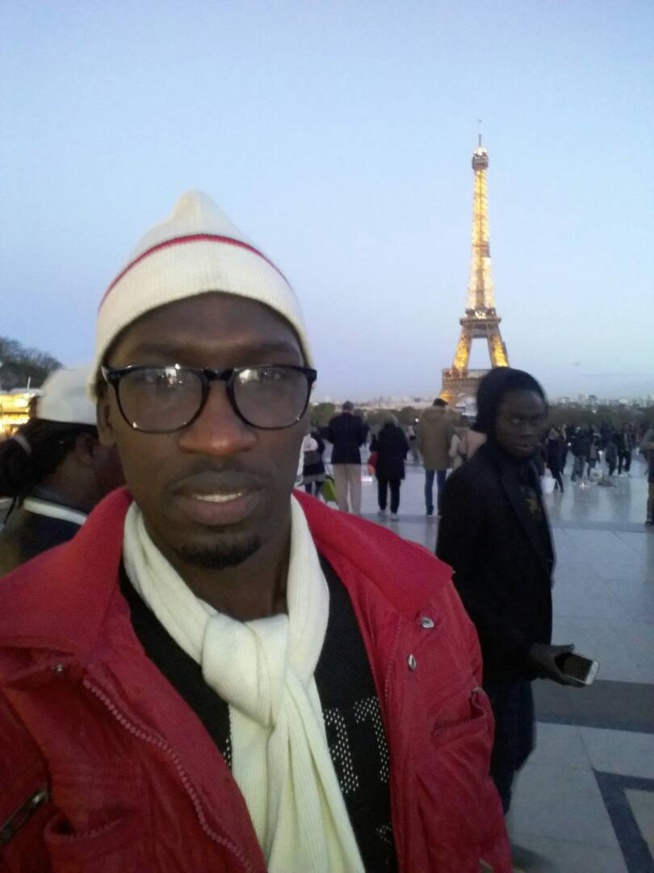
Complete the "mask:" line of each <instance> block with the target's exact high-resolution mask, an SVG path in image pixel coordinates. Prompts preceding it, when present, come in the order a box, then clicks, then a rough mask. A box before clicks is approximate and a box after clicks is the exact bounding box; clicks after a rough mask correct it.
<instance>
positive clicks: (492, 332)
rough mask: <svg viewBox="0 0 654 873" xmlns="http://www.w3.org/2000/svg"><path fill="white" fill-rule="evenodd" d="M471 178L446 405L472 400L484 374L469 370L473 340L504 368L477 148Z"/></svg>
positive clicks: (484, 159) (483, 157) (484, 166)
mask: <svg viewBox="0 0 654 873" xmlns="http://www.w3.org/2000/svg"><path fill="white" fill-rule="evenodd" d="M472 169H473V171H474V174H475V196H474V205H473V212H472V259H471V264H470V283H469V285H468V303H467V306H466V311H465V315H464V316H463V318H460V319H459V324H460V325H461V334H460V336H459V342H458V343H457V347H456V352H455V353H454V362H453V364H452V366H451V368H450V369H449V370H443V389H442V391H441V397H442V398H443V400H446V401H447V402H448V403H449V404H450V405H456V404H457V403H462V402H463V401H464V400H466V399H467V398H470V397H473V398H474V397H475V396H476V394H477V387H478V385H479V383H480V381H481V379H482V377H483V376H485V375H486V373H488V370H469V369H468V364H469V362H470V347H471V345H472V341H473V340H474V339H485V340H486V342H487V343H488V353H489V355H490V362H491V366H492V367H508V366H509V358H508V355H507V351H506V346H505V345H504V343H503V342H502V337H501V335H500V321H501V320H502V319H501V318H500V317H499V315H498V314H497V312H496V311H495V293H494V291H493V277H492V275H491V259H490V242H489V239H488V203H487V197H486V171H487V170H488V152H487V151H486V149H485V148H483V146H482V144H481V134H480V135H479V144H478V146H477V148H476V149H475V151H474V152H473V155H472Z"/></svg>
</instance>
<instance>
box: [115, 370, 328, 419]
mask: <svg viewBox="0 0 654 873" xmlns="http://www.w3.org/2000/svg"><path fill="white" fill-rule="evenodd" d="M101 372H102V376H103V378H104V379H105V381H106V382H107V383H108V384H109V385H112V386H113V388H114V391H115V392H116V399H117V400H118V406H119V408H120V412H121V415H122V416H123V418H124V419H125V421H126V422H127V424H129V425H130V427H132V428H134V430H139V431H144V432H145V433H173V432H175V431H178V430H182V428H185V427H188V425H189V424H191V423H192V422H194V421H195V419H196V418H197V417H198V416H199V415H200V413H201V412H202V410H203V408H204V405H205V403H206V402H207V397H208V396H209V390H210V388H211V383H212V382H224V383H225V389H226V391H227V397H228V399H229V402H230V405H231V407H232V409H233V410H234V412H235V413H236V415H238V417H239V418H240V419H241V420H242V421H244V422H245V423H246V424H249V425H251V426H252V427H256V428H259V429H261V430H282V429H283V428H286V427H291V426H292V425H293V424H295V423H296V422H297V421H299V420H300V419H301V418H302V416H303V415H304V412H305V410H306V408H307V405H308V403H309V395H310V394H311V386H312V385H313V383H314V382H315V380H316V376H317V373H316V371H315V370H312V369H311V368H310V367H296V366H291V365H288V364H269V365H262V366H256V367H233V368H232V369H229V370H211V369H209V368H208V367H202V368H201V369H197V368H195V367H182V366H180V365H179V364H174V365H172V366H169V367H154V366H129V367H120V368H116V367H102V368H101Z"/></svg>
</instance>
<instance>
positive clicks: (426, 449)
mask: <svg viewBox="0 0 654 873" xmlns="http://www.w3.org/2000/svg"><path fill="white" fill-rule="evenodd" d="M446 410H447V403H446V402H445V400H443V399H442V398H441V397H437V398H436V399H435V400H434V403H433V405H432V406H430V407H428V408H427V409H425V410H424V412H423V413H422V415H421V416H420V423H419V425H418V435H417V442H418V450H419V451H420V454H421V455H422V466H423V467H424V470H425V511H426V514H427V517H431V516H433V514H434V477H436V491H437V493H436V506H437V510H438V515H439V516H440V514H441V500H442V493H443V485H444V484H445V477H446V476H447V471H448V469H449V468H450V466H451V463H452V462H451V460H450V446H451V445H452V437H453V436H454V426H453V425H452V422H451V421H450V420H449V419H448V418H447V415H446Z"/></svg>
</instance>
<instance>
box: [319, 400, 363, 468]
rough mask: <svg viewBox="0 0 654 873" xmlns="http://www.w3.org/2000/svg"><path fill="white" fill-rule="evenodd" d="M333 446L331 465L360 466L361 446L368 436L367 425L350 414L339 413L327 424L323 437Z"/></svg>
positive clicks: (356, 416)
mask: <svg viewBox="0 0 654 873" xmlns="http://www.w3.org/2000/svg"><path fill="white" fill-rule="evenodd" d="M325 436H326V437H327V439H328V440H329V442H330V443H331V444H332V445H333V447H334V448H333V449H332V464H360V463H361V452H360V451H359V446H362V445H363V444H364V443H365V441H366V438H367V436H368V425H367V424H366V423H365V421H363V419H361V418H359V416H358V415H354V414H353V413H352V412H341V413H340V415H335V416H334V417H333V418H332V420H331V421H330V422H329V425H328V427H327V433H326V435H325Z"/></svg>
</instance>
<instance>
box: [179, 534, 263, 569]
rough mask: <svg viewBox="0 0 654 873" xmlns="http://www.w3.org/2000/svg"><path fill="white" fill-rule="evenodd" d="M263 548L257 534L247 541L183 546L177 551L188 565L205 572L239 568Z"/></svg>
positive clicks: (237, 540)
mask: <svg viewBox="0 0 654 873" xmlns="http://www.w3.org/2000/svg"><path fill="white" fill-rule="evenodd" d="M260 546H261V541H260V540H259V537H258V536H256V534H253V535H252V536H250V537H249V538H247V539H237V538H234V539H232V540H231V541H230V540H228V541H225V542H221V543H216V544H215V545H210V546H208V545H207V546H199V545H198V546H194V545H183V546H181V547H180V548H179V549H177V554H178V555H179V557H180V558H181V559H182V560H183V561H184V562H185V563H187V564H193V565H194V566H195V567H202V568H203V569H204V570H225V569H227V568H228V567H238V565H239V564H242V563H243V561H245V560H246V559H247V558H249V557H250V556H251V555H253V554H254V553H255V552H256V551H257V550H258V549H259V547H260Z"/></svg>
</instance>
